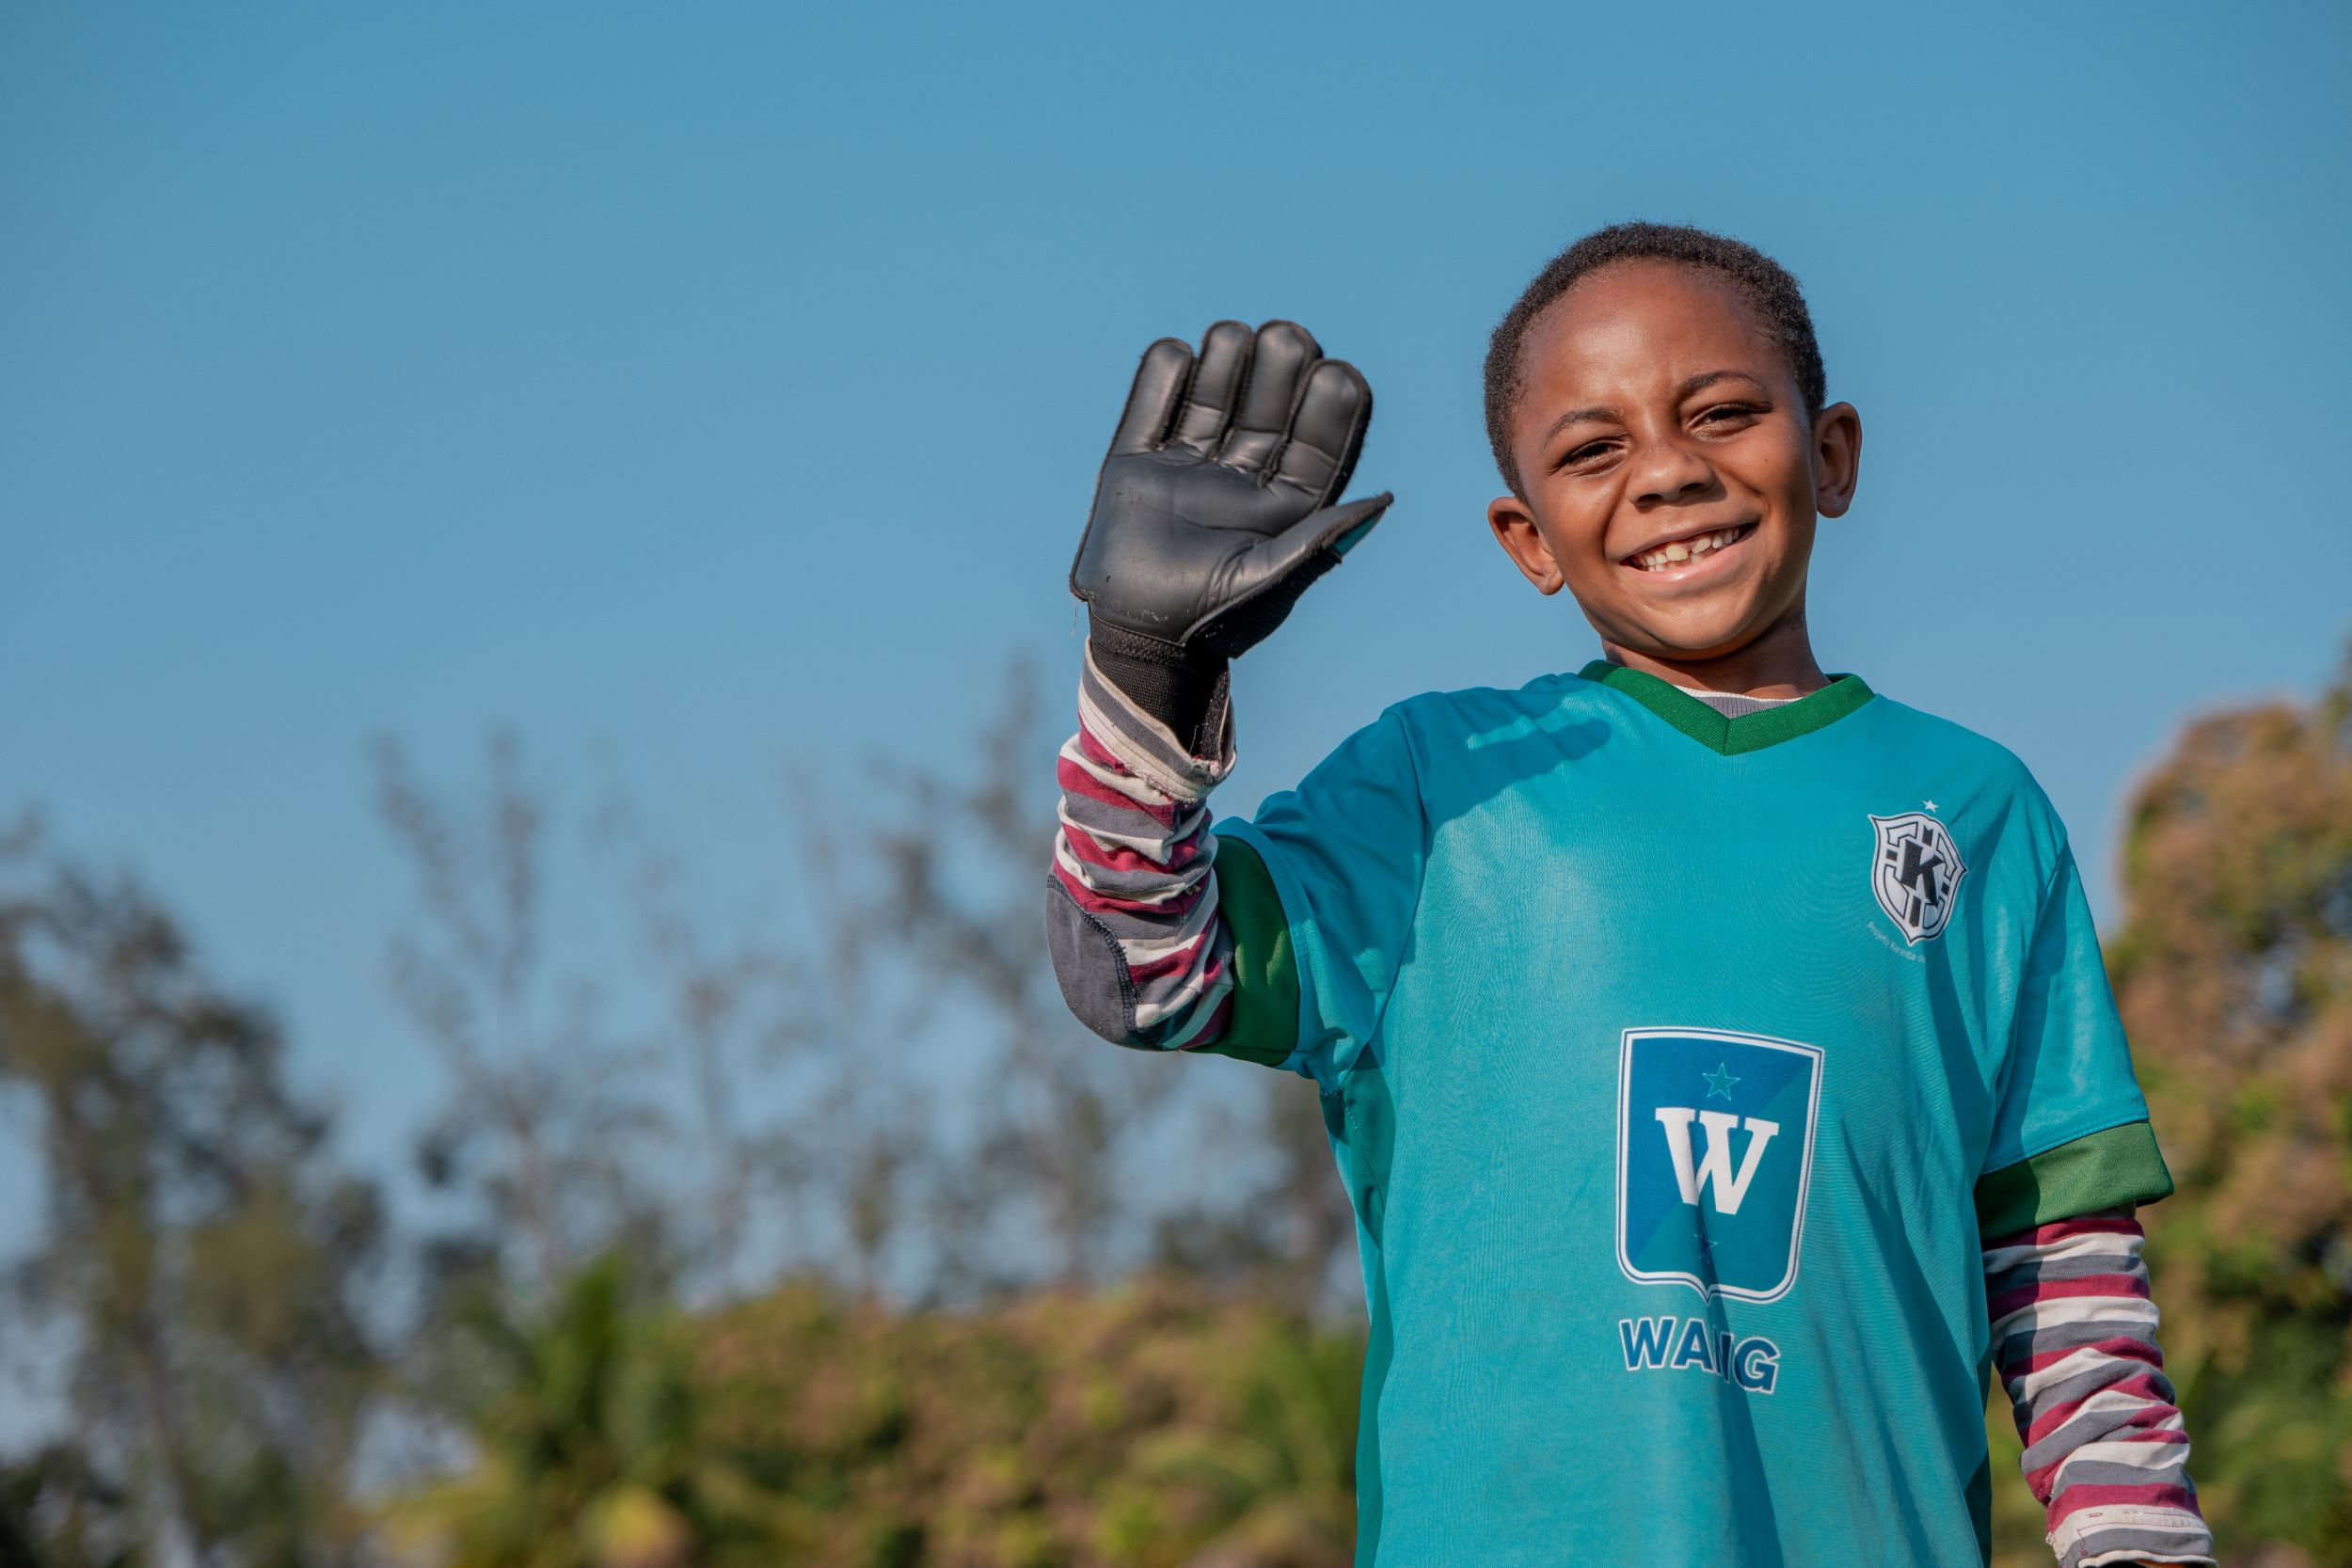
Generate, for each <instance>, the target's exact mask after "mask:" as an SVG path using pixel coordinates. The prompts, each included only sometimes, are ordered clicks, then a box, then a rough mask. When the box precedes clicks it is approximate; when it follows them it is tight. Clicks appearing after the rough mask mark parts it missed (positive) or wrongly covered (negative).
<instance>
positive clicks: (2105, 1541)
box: [1984, 1209, 2213, 1568]
mask: <svg viewBox="0 0 2352 1568" xmlns="http://www.w3.org/2000/svg"><path fill="white" fill-rule="evenodd" d="M2143 1240H2144V1237H2143V1235H2142V1232H2141V1230H2140V1227H2139V1222H2138V1221H2137V1219H2136V1218H2134V1217H2133V1215H2132V1213H2131V1212H2130V1211H2129V1210H2125V1209H2111V1210H2104V1211H2101V1212H2097V1213H2092V1214H2085V1215H2081V1216H2078V1217H2076V1218H2074V1219H2067V1220H2060V1221H2057V1222H2055V1223H2053V1224H2049V1225H2044V1226H2041V1227H2036V1228H2034V1229H2032V1230H2027V1231H2024V1232H2021V1233H2019V1234H2017V1235H2013V1236H2006V1237H2001V1238H1998V1239H1996V1240H1993V1241H1988V1242H1987V1243H1985V1246H1984V1275H1985V1291H1986V1300H1987V1315H1988V1317H1989V1318H1990V1319H1991V1323H1992V1338H1993V1355H1994V1365H1995V1367H1996V1368H1997V1369H1998V1370H1999V1373H2000V1377H2001V1381H2002V1384H2003V1386H2005V1388H2006V1389H2007V1391H2008V1393H2009V1397H2010V1405H2011V1409H2012V1411H2013V1413H2014V1415H2015V1417H2016V1421H2017V1431H2018V1435H2019V1437H2020V1438H2021V1439H2022V1440H2023V1441H2024V1443H2025V1445H2026V1451H2025V1455H2024V1459H2023V1461H2022V1468H2023V1469H2024V1471H2025V1475H2026V1483H2027V1484H2028V1485H2029V1486H2031V1487H2032V1489H2033V1494H2034V1496H2035V1497H2037V1498H2038V1499H2040V1500H2041V1502H2042V1504H2043V1505H2044V1507H2046V1508H2047V1509H2048V1511H2049V1527H2050V1534H2049V1539H2050V1544H2051V1546H2052V1548H2053V1549H2054V1550H2055V1551H2056V1552H2057V1553H2058V1561H2059V1563H2060V1564H2061V1568H2109V1565H2117V1564H2127V1563H2137V1562H2169V1563H2210V1562H2212V1561H2213V1556H2212V1553H2213V1541H2212V1537H2211V1535H2210V1534H2209V1533H2208V1531H2207V1530H2206V1528H2205V1523H2204V1520H2203V1518H2202V1517H2201V1515H2200V1514H2199V1513H2198V1508H2197V1495H2196V1489H2195V1487H2194V1486H2193V1485H2191V1483H2190V1481H2189V1479H2188V1447H2189V1445H2188V1434H2187V1432H2186V1430H2185V1427H2184V1425H2183V1423H2182V1419H2181V1413H2180V1411H2179V1409H2178V1408H2176V1406H2175V1404H2174V1402H2173V1401H2174V1396H2173V1389H2172V1384H2171V1382H2170V1380H2169V1379H2168V1378H2167V1377H2166V1376H2165V1374H2164V1354H2163V1352H2162V1351H2160V1350H2159V1349H2158V1348H2157V1346H2156V1320H2157V1313H2156V1308H2155V1305H2154V1303H2153V1301H2151V1300H2150V1298H2149V1292H2148V1270H2147V1265H2146V1264H2145V1262H2143V1261H2142V1259H2141V1257H2140V1248H2141V1244H2142V1242H2143Z"/></svg>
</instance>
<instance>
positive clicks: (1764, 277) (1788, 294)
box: [1486, 223, 1829, 497]
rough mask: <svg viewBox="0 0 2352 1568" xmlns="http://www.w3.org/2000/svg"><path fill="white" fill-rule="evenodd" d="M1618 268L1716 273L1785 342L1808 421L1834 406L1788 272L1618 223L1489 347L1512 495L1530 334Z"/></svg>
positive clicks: (1741, 252)
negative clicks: (1565, 301)
mask: <svg viewBox="0 0 2352 1568" xmlns="http://www.w3.org/2000/svg"><path fill="white" fill-rule="evenodd" d="M1617 261H1674V262H1678V263H1679V264H1681V265H1683V266H1686V267H1711V268H1712V269H1714V270H1715V271H1717V272H1719V273H1722V274H1723V275H1724V277H1728V278H1730V279H1731V281H1732V285H1733V286H1734V287H1735V288H1737V289H1738V290H1739V291H1740V293H1741V295H1743V296H1744V297H1745V298H1746V300H1747V302H1748V308H1749V309H1752V310H1754V311H1755V312H1756V319H1757V320H1758V321H1760V322H1761V323H1762V324H1763V326H1764V330H1765V331H1766V332H1768V333H1770V334H1771V335H1772V338H1773V339H1774V340H1775V341H1778V342H1779V344H1780V349H1781V352H1782V353H1783V354H1785V355H1787V356H1788V369H1789V371H1790V372H1791V373H1792V374H1793V375H1794V376H1795V377H1796V381H1797V395H1798V396H1799V397H1802V398H1803V399H1804V411H1805V415H1806V417H1807V418H1808V419H1810V418H1812V417H1814V416H1816V415H1819V414H1820V411H1821V407H1822V404H1824V402H1826V401H1827V397H1828V391H1829V377H1828V374H1827V372H1824V371H1823V370H1822V368H1821V345H1820V342H1819V341H1817V340H1816V339H1815V338H1814V336H1813V313H1812V312H1811V311H1809V310H1807V309H1805V308H1804V293H1803V291H1801V290H1800V289H1799V288H1798V287H1797V280H1796V279H1795V278H1794V277H1790V276H1789V273H1788V268H1787V267H1784V266H1782V265H1781V264H1780V263H1779V262H1778V261H1773V260H1772V258H1771V257H1770V256H1767V255H1765V254H1764V253H1763V252H1762V251H1760V250H1758V249H1756V246H1754V245H1748V244H1745V243H1743V242H1741V241H1739V240H1735V239H1732V238H1730V237H1729V236H1727V235H1724V234H1714V233H1709V232H1708V230H1704V229H1692V228H1688V227H1686V226H1684V225H1682V224H1677V223H1613V224H1611V225H1610V226H1609V227H1608V228H1606V229H1597V230H1594V231H1593V232H1591V233H1590V234H1587V235H1585V236H1584V237H1583V238H1582V239H1581V240H1579V241H1577V242H1576V243H1575V244H1574V245H1570V246H1568V248H1567V249H1565V250H1564V251H1562V252H1561V253H1560V254H1559V255H1557V256H1554V257H1553V258H1552V259H1551V260H1550V261H1549V262H1548V263H1546V265H1545V267H1544V270H1543V271H1541V272H1539V273H1537V274H1536V275H1535V280H1534V282H1532V283H1530V284H1528V286H1527V288H1526V290H1525V291H1524V292H1523V293H1520V295H1519V297H1518V300H1516V301H1515V302H1514V303H1513V304H1512V306H1511V309H1509V310H1508V311H1506V312H1505V313H1504V314H1503V318H1502V322H1501V323H1499V324H1498V325H1496V327H1495V331H1494V336H1493V337H1492V338H1491V339H1489V340H1488V341H1487V344H1486V439H1487V440H1488V441H1490V442H1492V443H1493V445H1494V449H1495V467H1498V468H1500V469H1502V478H1503V482H1504V483H1507V484H1509V485H1510V486H1511V493H1512V494H1513V495H1515V496H1521V497H1523V496H1524V495H1525V494H1526V492H1525V491H1523V490H1521V489H1520V488H1519V471H1518V465H1517V464H1516V463H1514V462H1513V461H1512V459H1511V433H1510V426H1511V411H1512V409H1513V408H1514V407H1515V406H1516V405H1517V404H1518V400H1519V393H1520V392H1521V390H1523V389H1524V388H1525V386H1526V377H1525V376H1524V375H1523V374H1522V373H1521V365H1520V355H1521V353H1522V351H1523V350H1524V349H1525V347H1526V345H1527V329H1528V328H1529V327H1531V326H1533V325H1535V318H1536V317H1537V316H1540V315H1542V314H1543V313H1544V310H1545V309H1546V308H1547V307H1549V305H1550V304H1551V303H1552V302H1553V301H1555V300H1557V299H1558V298H1559V297H1560V296H1561V295H1562V294H1565V293H1567V292H1568V291H1569V290H1570V289H1572V288H1574V287H1576V285H1577V284H1578V283H1579V282H1581V281H1582V280H1583V279H1584V278H1585V277H1590V276H1591V275H1592V274H1593V273H1595V272H1597V271H1599V270H1600V269H1601V268H1602V267H1605V266H1609V265H1611V264H1612V263H1614V262H1617Z"/></svg>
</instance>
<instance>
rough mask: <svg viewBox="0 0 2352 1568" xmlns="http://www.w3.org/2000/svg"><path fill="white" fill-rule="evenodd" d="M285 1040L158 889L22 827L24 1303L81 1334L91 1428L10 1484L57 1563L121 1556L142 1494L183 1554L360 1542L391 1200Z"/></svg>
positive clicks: (258, 1565) (9, 978) (15, 1042)
mask: <svg viewBox="0 0 2352 1568" xmlns="http://www.w3.org/2000/svg"><path fill="white" fill-rule="evenodd" d="M282 1055H283V1042H282V1040H281V1038H280V1037H279V1034H278V1029H277V1026H276V1024H275V1023H274V1022H272V1021H271V1019H270V1018H269V1017H268V1016H267V1014H265V1013H264V1012H263V1011H262V1010H261V1009H260V1008H258V1007H256V1006H252V1005H250V1004H248V1003H246V1002H243V1001H240V1000H238V999H236V998H234V997H231V996H229V995H226V994H224V993H223V992H222V991H220V990H218V989H216V988H215V986H214V985H213V984H212V982H210V981H209V980H208V979H207V978H206V977H205V976H204V974H202V973H201V971H200V970H199V968H198V966H197V964H196V961H195V958H194V957H193V955H192V954H191V952H190V950H189V947H188V944H187V942H186V941H185V940H184V938H183V936H182V935H181V932H180V930H179V927H177V925H176V924H175V923H174V922H173V921H172V920H171V918H170V917H169V916H168V915H167V914H166V913H165V912H164V911H163V910H162V909H161V908H159V907H158V906H157V905H156V904H155V902H154V901H153V900H152V899H151V897H150V896H149V895H147V893H146V892H145V891H144V890H142V889H141V888H140V887H139V886H138V885H137V884H136V883H135V882H133V881H131V880H130V879H127V878H102V877H100V876H98V875H96V874H94V873H92V872H91V871H89V870H87V868H85V867H83V866H81V865H80V864H78V863H74V862H72V861H71V860H69V859H67V858H65V857H64V856H62V855H60V854H58V853H56V852H55V851H54V850H53V849H51V848H50V847H49V846H48V845H47V844H46V842H45V840H44V839H43V837H42V835H41V833H40V831H39V829H38V827H37V826H36V825H35V824H33V823H32V822H30V821H29V820H28V821H27V822H25V823H24V824H23V825H22V826H20V827H19V828H18V829H16V830H15V831H13V832H10V833H8V835H6V837H5V840H0V1094H4V1095H6V1096H8V1098H10V1099H12V1100H16V1101H20V1102H23V1103H25V1104H28V1105H29V1106H30V1108H31V1110H32V1112H33V1121H34V1123H35V1125H36V1126H37V1127H38V1130H39V1133H38V1149H39V1158H40V1173H41V1193H40V1196H41V1199H42V1202H43V1209H44V1212H43V1213H42V1216H41V1219H42V1224H41V1229H40V1235H39V1237H38V1239H37V1241H36V1242H35V1243H34V1245H33V1247H32V1248H31V1250H30V1252H29V1253H28V1254H27V1255H26V1256H25V1257H24V1258H23V1259H21V1260H20V1261H19V1262H18V1264H17V1266H16V1267H15V1269H14V1270H13V1273H12V1276H11V1278H10V1281H9V1284H10V1286H11V1291H10V1296H9V1305H10V1307H11V1308H12V1309H13V1311H14V1312H15V1313H16V1314H17V1315H18V1323H19V1327H20V1330H22V1329H23V1328H24V1326H25V1325H27V1324H32V1323H45V1324H48V1325H50V1326H52V1327H62V1328H63V1329H64V1330H65V1331H66V1332H65V1342H67V1343H69V1344H71V1346H72V1352H71V1363H70V1380H69V1383H68V1387H67V1394H68V1396H69V1398H70V1401H71V1406H72V1437H71V1440H70V1441H69V1442H65V1443H63V1444H61V1446H59V1447H58V1448H56V1449H52V1450H51V1451H50V1453H49V1454H47V1455H46V1456H41V1457H40V1458H38V1459H37V1460H36V1461H35V1462H34V1465H33V1467H32V1468H31V1469H23V1468H20V1469H18V1470H16V1471H13V1472H11V1476H10V1483H9V1490H10V1491H11V1492H13V1493H16V1494H18V1497H17V1499H15V1500H12V1501H11V1502H10V1503H9V1505H8V1506H9V1510H10V1513H11V1514H12V1515H13V1516H14V1519H13V1523H12V1526H11V1528H13V1529H14V1530H15V1531H16V1533H17V1534H18V1536H19V1537H20V1538H23V1537H24V1536H25V1535H27V1534H28V1533H33V1532H39V1533H40V1535H41V1536H42V1537H43V1542H42V1544H41V1546H40V1554H41V1555H44V1556H55V1557H56V1559H57V1560H73V1559H74V1558H75V1557H76V1556H77V1555H78V1556H79V1557H81V1558H83V1559H85V1560H123V1559H124V1558H125V1556H126V1554H127V1552H128V1549H129V1548H128V1546H127V1544H123V1543H122V1542H121V1541H120V1540H119V1538H118V1536H117V1534H116V1527H115V1526H114V1525H113V1524H110V1523H108V1522H107V1516H108V1515H113V1516H115V1517H117V1518H119V1516H120V1513H122V1512H127V1513H128V1514H129V1515H130V1516H131V1517H133V1518H135V1519H136V1520H137V1522H138V1528H137V1530H136V1539H137V1540H139V1541H140V1542H142V1543H144V1544H147V1545H148V1546H150V1547H151V1549H152V1550H153V1552H154V1555H155V1560H159V1561H164V1562H174V1561H193V1562H197V1563H199V1564H214V1563H223V1564H227V1563H235V1564H240V1565H247V1568H262V1565H274V1564H285V1565H289V1568H291V1565H294V1564H325V1563H337V1562H343V1561H350V1560H355V1559H356V1557H357V1554H358V1544H359V1534H360V1532H359V1529H358V1521H357V1520H356V1519H355V1518H354V1517H353V1515H352V1514H351V1513H349V1512H348V1511H347V1510H346V1509H345V1508H343V1506H342V1497H343V1496H344V1488H345V1486H346V1484H347V1481H348V1478H349V1470H350V1466H351V1462H352V1457H353V1450H354V1449H355V1446H356V1444H357V1442H358V1435H359V1426H360V1419H361V1415H362V1410H363V1405H364V1402H365V1401H366V1399H367V1397H368V1395H369V1394H370V1392H371V1390H372V1389H373V1388H374V1387H375V1386H376V1384H377V1378H378V1374H379V1370H380V1361H379V1357H378V1355H377V1353H376V1351H375V1348H374V1346H373V1342H372V1338H371V1335H370V1332H369V1324H368V1319H367V1317H366V1314H365V1313H364V1311H363V1310H362V1306H361V1302H362V1297H363V1294H364V1291H365V1290H366V1287H367V1285H368V1283H369V1281H370V1280H371V1279H372V1278H373V1272H374V1266H375V1264H376V1262H377V1260H378V1258H379V1254H380V1251H381V1248H382V1243H383V1218H382V1212H381V1210H380V1207H379V1204H378V1200H377V1196H376V1194H375V1192H374V1190H373V1187H371V1186H370V1185H369V1184H367V1183H366V1182H364V1181H361V1180H358V1179H356V1178H354V1177H352V1176H351V1175H349V1174H347V1173H346V1172H343V1171H342V1170H340V1169H339V1168H337V1166H336V1164H334V1162H333V1160H332V1158H331V1156H330V1153H329V1151H328V1148H327V1134H328V1130H329V1123H328V1119H327V1117H326V1116H324V1115H323V1114H321V1113H320V1112H318V1111H316V1110H315V1109H313V1108H311V1107H310V1106H308V1105H305V1104H304V1103H302V1102H301V1101H300V1100H298V1099H297V1098H296V1097H295V1096H294V1094H293V1093H292V1092H291V1091H290V1090H289V1089H288V1087H287V1085H286V1084H285V1081H284V1078H283V1076H282V1061H281V1058H282Z"/></svg>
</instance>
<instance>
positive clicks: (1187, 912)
mask: <svg viewBox="0 0 2352 1568" xmlns="http://www.w3.org/2000/svg"><path fill="white" fill-rule="evenodd" d="M1220 719H1221V715H1220ZM1219 731H1220V740H1219V751H1220V753H1221V754H1220V755H1219V756H1217V757H1216V758H1215V759H1214V760H1211V759H1203V758H1200V757H1196V756H1193V755H1191V754H1190V753H1189V752H1187V751H1186V749H1185V748H1184V746H1183V745H1182V744H1180V743H1179V742H1178V741H1177V739H1176V737H1175V736H1174V735H1173V734H1171V733H1170V732H1169V731H1168V728H1167V727H1166V726H1164V725H1162V724H1160V723H1159V722H1158V721H1155V720H1153V719H1152V717H1151V716H1149V715H1148V714H1146V713H1145V712H1144V711H1143V710H1142V709H1141V708H1139V707H1138V706H1136V704H1135V703H1134V702H1132V701H1130V700H1129V699H1128V697H1127V696H1126V695H1125V693H1123V692H1121V691H1120V689H1118V687H1116V686H1114V685H1112V684H1111V682H1110V681H1108V680H1106V679H1105V678H1104V676H1103V673H1102V672H1101V671H1100V670H1098V669H1096V668H1095V664H1094V659H1093V657H1092V655H1091V654H1089V656H1088V658H1087V664H1086V671H1085V673H1084V674H1083V675H1082V676H1081V677H1080V680H1079V685H1078V733H1077V734H1076V735H1074V736H1071V737H1070V739H1069V741H1068V742H1067V743H1066V744H1064V745H1063V747H1062V749H1061V755H1060V758H1059V761H1058V766H1057V774H1058V776H1059V779H1060V783H1061V811H1060V818H1061V827H1060V832H1058V833H1057V834H1056V836H1055V840H1054V877H1055V879H1056V880H1057V881H1058V882H1059V883H1060V885H1061V891H1062V892H1063V893H1064V894H1066V895H1068V896H1069V900H1070V903H1071V904H1072V905H1073V906H1074V907H1075V913H1076V915H1077V923H1076V928H1075V929H1074V930H1073V923H1072V922H1070V921H1069V920H1068V919H1067V917H1066V916H1065V918H1064V919H1063V920H1062V921H1061V922H1060V923H1059V924H1058V926H1057V927H1049V930H1050V931H1051V933H1052V934H1053V935H1054V937H1055V938H1056V940H1055V944H1054V945H1055V955H1054V958H1055V968H1056V971H1057V974H1059V976H1060V979H1061V983H1062V990H1063V993H1064V994H1065V995H1066V996H1067V997H1068V998H1069V999H1070V1003H1071V1006H1072V1008H1073V1010H1074V1011H1075V1012H1076V1013H1077V1014H1078V1016H1079V1018H1080V1019H1082V1020H1084V1021H1085V1022H1087V1024H1088V1025H1089V1027H1091V1028H1093V1029H1095V1030H1096V1032H1097V1033H1100V1034H1103V1035H1105V1036H1107V1037H1111V1038H1113V1039H1118V1040H1120V1041H1121V1042H1122V1043H1125V1044H1130V1045H1138V1046H1144V1047H1148V1048H1151V1049H1154V1050H1162V1051H1176V1050H1198V1049H1200V1047H1202V1046H1206V1045H1209V1044H1212V1043H1214V1042H1215V1041H1216V1039H1217V1038H1218V1037H1219V1036H1220V1034H1221V1032H1222V1031H1223V1029H1224V1027H1225V1022H1226V1019H1227V1016H1228V1013H1229V1011H1230V1006H1231V999H1232V989H1233V980H1232V935H1231V933H1230V932H1228V931H1227V929H1226V927H1225V923H1224V922H1223V921H1222V920H1220V919H1219V918H1218V914H1217V896H1216V871H1215V869H1214V863H1215V861H1216V839H1215V838H1213V837H1212V836H1211V835H1210V833H1209V807H1208V796H1209V791H1210V790H1211V789H1213V788H1215V787H1216V784H1218V783H1219V782H1220V781H1222V780H1223V779H1224V777H1225V776H1226V775H1227V774H1228V773H1230V772H1231V771H1232V767H1233V751H1232V725H1231V724H1230V723H1225V722H1220V724H1219Z"/></svg>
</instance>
